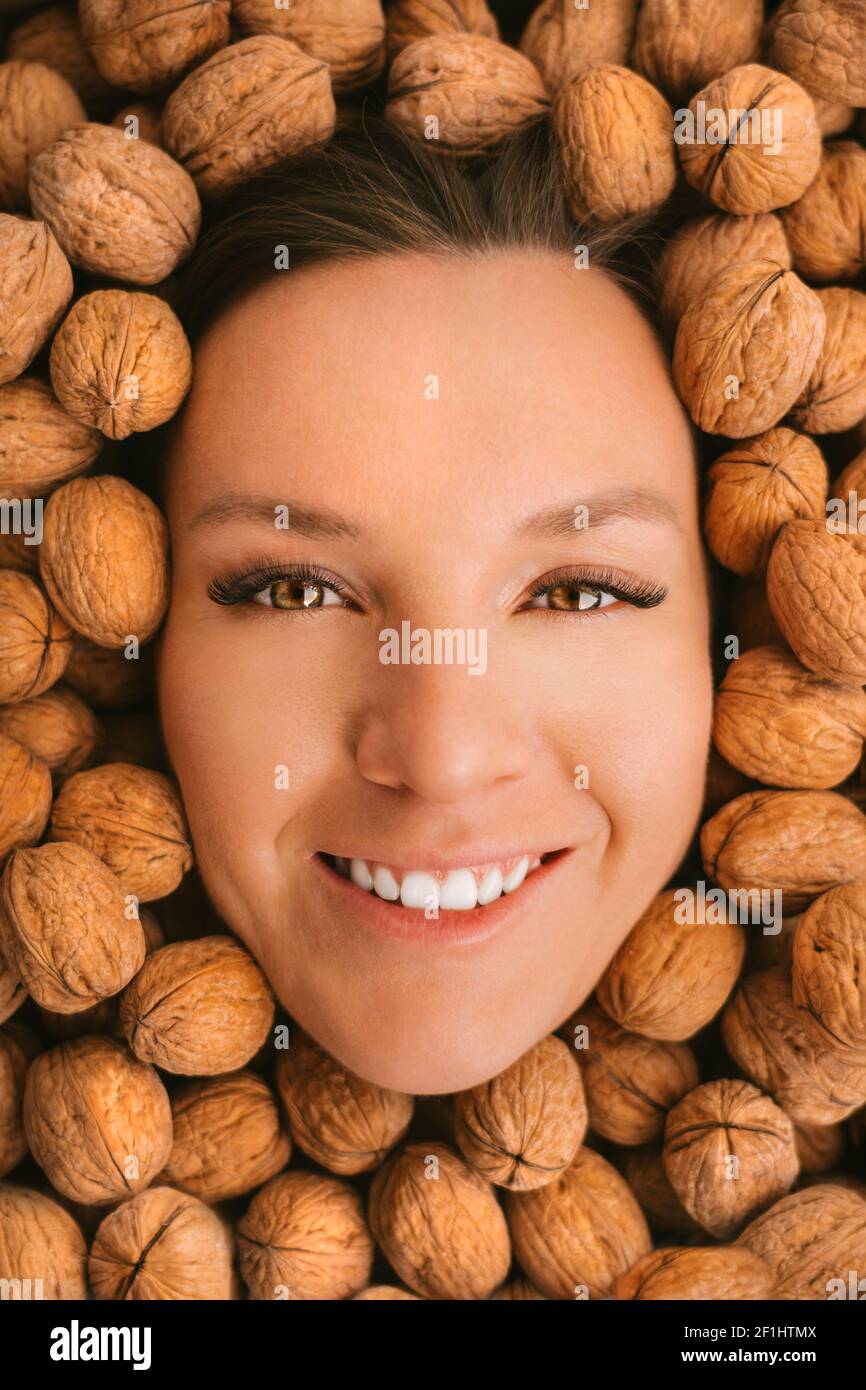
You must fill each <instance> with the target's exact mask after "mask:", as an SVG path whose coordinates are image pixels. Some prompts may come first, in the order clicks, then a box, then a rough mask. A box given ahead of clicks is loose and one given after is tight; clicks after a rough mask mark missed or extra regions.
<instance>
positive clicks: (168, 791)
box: [49, 763, 240, 1065]
mask: <svg viewBox="0 0 866 1390" xmlns="http://www.w3.org/2000/svg"><path fill="white" fill-rule="evenodd" d="M49 834H50V838H51V839H52V840H66V841H70V842H71V843H73V844H78V845H84V847H85V849H90V850H93V852H94V853H95V854H98V855H99V857H100V859H101V860H102V861H103V863H105V864H107V866H108V868H109V869H111V870H112V872H113V873H115V874H117V877H118V878H119V879H120V881H121V883H122V884H123V886H124V889H125V891H126V892H127V893H133V894H135V896H136V897H137V898H140V899H141V901H142V902H150V901H152V899H154V898H164V897H165V896H166V894H168V893H171V892H172V891H173V890H174V889H175V888H176V887H177V885H178V884H179V883H180V881H181V879H182V877H183V875H184V874H185V873H186V871H187V869H189V868H190V867H191V865H192V851H191V849H190V846H189V842H188V834H189V832H188V830H187V825H186V818H185V816H184V812H183V806H182V805H181V801H180V794H179V792H178V789H177V786H176V784H175V783H174V781H173V780H172V779H171V778H170V777H166V776H165V775H164V773H162V772H154V771H152V770H151V769H150V768H143V767H136V766H134V764H133V763H104V764H103V765H102V766H101V767H93V768H88V769H87V770H86V771H84V772H76V773H75V775H74V776H72V777H70V778H69V780H68V781H66V782H64V784H63V786H62V787H61V789H60V791H59V793H58V795H57V798H56V800H55V802H54V806H53V808H52V813H51V825H50V828H49ZM238 1065H240V1063H239V1064H238Z"/></svg>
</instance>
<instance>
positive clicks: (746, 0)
mask: <svg viewBox="0 0 866 1390" xmlns="http://www.w3.org/2000/svg"><path fill="white" fill-rule="evenodd" d="M763 19H764V6H763V3H762V0H724V3H723V4H716V5H709V4H707V0H644V4H643V5H642V6H641V9H640V13H639V14H638V20H637V28H636V30H635V36H634V47H633V48H632V51H631V65H632V67H634V68H636V69H637V71H638V72H639V73H641V74H642V75H643V76H644V77H646V78H648V79H649V81H650V82H652V83H653V84H654V86H656V87H658V88H659V89H660V91H662V92H664V94H665V96H666V97H668V98H669V99H670V100H671V101H672V102H673V104H674V105H675V106H682V105H683V104H684V103H685V102H687V101H688V100H689V98H690V97H692V96H694V94H695V92H696V91H697V90H698V88H699V87H703V86H704V85H705V83H707V82H712V81H713V79H714V78H717V77H718V75H719V73H723V72H730V71H731V69H732V68H736V67H739V66H741V65H742V64H745V63H754V62H757V60H758V58H759V57H760V49H761V25H762V23H763Z"/></svg>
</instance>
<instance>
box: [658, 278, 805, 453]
mask: <svg viewBox="0 0 866 1390" xmlns="http://www.w3.org/2000/svg"><path fill="white" fill-rule="evenodd" d="M824 332H825V323H824V306H823V304H822V303H821V300H820V299H819V298H818V296H817V294H816V293H815V291H814V290H810V289H809V287H808V285H804V284H803V281H802V280H801V279H800V278H799V277H798V276H797V275H795V274H794V273H793V271H790V270H786V269H785V267H784V266H783V265H781V264H780V263H779V262H778V261H771V260H756V261H739V262H736V263H735V264H734V265H731V266H729V267H728V268H727V269H726V270H723V271H721V272H720V274H719V275H718V277H717V278H716V279H715V280H714V281H713V283H712V284H711V286H710V288H709V289H707V290H705V291H704V292H703V293H702V294H699V295H698V296H697V297H696V298H695V299H693V300H692V301H691V302H690V304H689V305H688V308H687V309H686V310H685V312H684V314H683V316H682V318H681V319H680V322H679V327H678V328H677V336H676V342H675V344H674V354H673V364H672V365H673V376H674V382H675V384H676V387H677V390H678V392H679V394H680V397H681V398H682V400H683V402H684V404H685V405H686V406H687V407H688V410H689V413H690V415H691V417H692V419H693V420H694V422H695V424H696V425H697V426H698V427H699V428H700V429H702V430H705V431H706V432H707V433H708V434H726V435H729V436H730V437H731V438H733V439H743V438H744V437H746V436H748V435H753V434H759V433H760V432H761V431H762V430H766V429H770V428H771V427H772V426H773V425H775V424H777V423H778V421H779V420H781V418H782V416H783V415H785V414H786V412H787V411H788V410H790V408H791V406H792V405H793V404H794V402H795V401H796V400H797V399H798V397H799V396H800V394H801V392H802V391H803V389H804V387H805V385H806V383H807V381H808V380H809V377H810V374H811V372H812V369H813V367H814V366H815V363H816V362H817V360H818V356H819V354H820V351H821V347H822V345H823V342H824Z"/></svg>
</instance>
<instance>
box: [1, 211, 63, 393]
mask: <svg viewBox="0 0 866 1390" xmlns="http://www.w3.org/2000/svg"><path fill="white" fill-rule="evenodd" d="M0 268H2V285H0V383H5V382H8V381H12V380H13V379H14V378H15V377H16V376H20V375H21V373H22V372H23V371H24V370H25V369H26V368H27V367H29V366H30V363H31V362H32V361H33V358H34V357H35V356H36V354H37V352H38V351H39V349H40V348H41V347H42V344H43V343H44V342H45V341H46V340H47V338H48V337H49V336H50V334H51V331H52V329H53V328H54V325H55V324H56V323H57V320H58V319H59V318H60V315H61V314H62V313H63V310H64V309H65V308H66V305H67V304H68V303H69V301H70V299H71V298H72V271H71V270H70V268H69V262H68V261H67V259H66V257H65V256H64V254H63V252H62V251H61V249H60V247H59V246H58V245H57V240H56V238H55V236H54V234H53V233H52V231H51V229H50V228H49V227H46V226H45V224H44V222H31V221H29V220H28V219H26V218H23V217H11V216H9V215H7V214H6V213H0Z"/></svg>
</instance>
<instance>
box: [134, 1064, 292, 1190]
mask: <svg viewBox="0 0 866 1390" xmlns="http://www.w3.org/2000/svg"><path fill="white" fill-rule="evenodd" d="M171 1113H172V1119H173V1121H174V1142H173V1144H172V1149H171V1154H170V1156H169V1160H168V1162H167V1164H166V1165H165V1171H164V1172H163V1174H162V1179H163V1181H165V1182H167V1183H168V1184H169V1185H170V1186H171V1187H176V1188H179V1189H180V1191H181V1192H188V1193H190V1194H191V1195H192V1196H193V1197H198V1198H199V1199H200V1200H201V1201H203V1202H222V1201H225V1200H227V1199H228V1198H230V1197H240V1196H242V1195H243V1194H244V1193H245V1192H251V1191H252V1190H253V1189H254V1188H256V1187H261V1186H262V1184H263V1183H266V1182H268V1181H269V1180H270V1179H271V1178H272V1177H274V1176H275V1175H276V1174H277V1173H279V1172H280V1171H281V1169H283V1168H285V1166H286V1164H287V1163H288V1161H289V1157H290V1155H291V1141H290V1139H289V1136H288V1134H287V1133H286V1132H285V1130H284V1128H283V1126H282V1124H281V1121H280V1112H279V1110H278V1108H277V1103H276V1100H275V1099H274V1096H273V1095H272V1093H271V1091H270V1088H269V1087H268V1086H267V1085H266V1083H265V1082H264V1081H263V1080H262V1078H261V1077H260V1076H256V1074H255V1073H254V1072H251V1071H236V1072H231V1073H230V1074H229V1075H228V1076H216V1077H213V1078H209V1079H204V1080H199V1079H196V1080H195V1081H187V1082H185V1083H183V1084H182V1085H180V1086H178V1087H176V1089H175V1090H174V1092H173V1094H172V1097H171Z"/></svg>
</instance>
